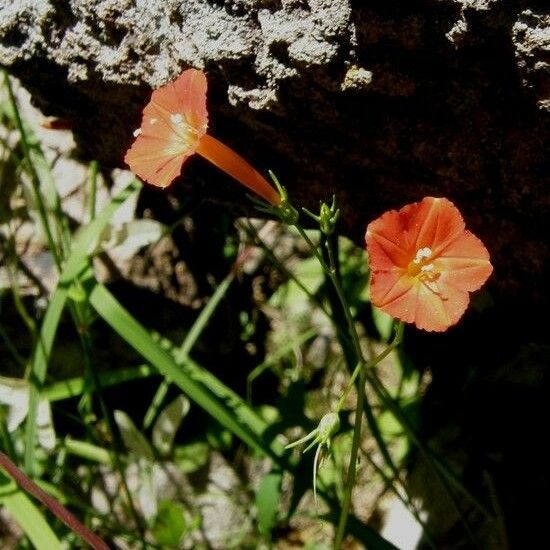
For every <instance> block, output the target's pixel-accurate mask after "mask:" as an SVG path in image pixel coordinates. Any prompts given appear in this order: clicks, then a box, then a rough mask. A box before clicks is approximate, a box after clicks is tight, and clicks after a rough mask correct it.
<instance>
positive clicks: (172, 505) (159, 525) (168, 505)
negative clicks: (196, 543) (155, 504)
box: [151, 500, 188, 548]
mask: <svg viewBox="0 0 550 550" xmlns="http://www.w3.org/2000/svg"><path fill="white" fill-rule="evenodd" d="M187 530H188V526H187V522H186V521H185V509H184V508H183V506H182V505H181V504H179V503H177V502H172V501H169V500H163V501H162V502H161V503H160V505H159V511H158V514H157V517H156V518H155V523H154V524H153V527H152V529H151V531H152V533H153V536H154V537H155V540H156V541H157V543H158V544H160V545H163V546H168V547H169V548H177V547H178V546H179V542H180V540H181V537H182V536H183V534H184V533H185V532H186V531H187Z"/></svg>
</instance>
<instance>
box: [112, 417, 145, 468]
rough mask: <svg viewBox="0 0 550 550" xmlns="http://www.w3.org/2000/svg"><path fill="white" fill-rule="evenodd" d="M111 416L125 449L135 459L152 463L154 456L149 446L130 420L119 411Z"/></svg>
mask: <svg viewBox="0 0 550 550" xmlns="http://www.w3.org/2000/svg"><path fill="white" fill-rule="evenodd" d="M113 416H114V418H115V422H116V424H117V426H118V429H119V430H120V435H121V436H122V441H124V445H125V446H126V448H127V449H128V450H129V451H130V452H131V453H133V454H134V455H135V456H136V457H138V458H144V459H145V460H148V461H149V462H154V461H155V455H154V453H153V449H152V448H151V445H149V442H148V441H147V439H145V437H144V436H143V434H142V433H141V432H140V431H139V430H138V429H137V428H136V425H135V424H134V422H133V421H132V419H131V418H130V417H129V416H128V415H127V414H126V413H125V412H124V411H120V410H116V411H115V412H114V413H113Z"/></svg>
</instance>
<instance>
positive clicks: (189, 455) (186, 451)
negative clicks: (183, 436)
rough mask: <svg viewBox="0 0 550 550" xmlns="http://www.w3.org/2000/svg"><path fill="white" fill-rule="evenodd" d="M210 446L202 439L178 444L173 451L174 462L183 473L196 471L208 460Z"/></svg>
mask: <svg viewBox="0 0 550 550" xmlns="http://www.w3.org/2000/svg"><path fill="white" fill-rule="evenodd" d="M209 453H210V447H209V445H208V443H206V442H204V441H194V442H193V443H189V444H188V445H180V446H179V447H176V449H175V451H174V462H175V463H176V464H177V465H178V469H179V470H180V471H182V472H183V473H184V474H190V473H192V472H196V471H197V470H198V469H200V468H202V467H203V466H204V465H205V464H206V463H207V462H208V455H209Z"/></svg>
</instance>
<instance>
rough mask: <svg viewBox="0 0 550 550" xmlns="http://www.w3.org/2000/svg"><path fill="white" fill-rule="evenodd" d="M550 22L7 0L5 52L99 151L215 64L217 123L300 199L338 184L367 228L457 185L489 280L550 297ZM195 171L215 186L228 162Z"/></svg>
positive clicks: (352, 217) (37, 94) (305, 0)
mask: <svg viewBox="0 0 550 550" xmlns="http://www.w3.org/2000/svg"><path fill="white" fill-rule="evenodd" d="M519 4H521V6H520V5H519ZM549 20H550V15H549V10H548V5H547V3H545V2H543V1H541V0H525V1H523V2H520V3H511V2H505V1H503V0H440V1H438V2H414V3H413V2H411V3H408V2H407V3H403V2H397V1H395V0H389V1H388V0H384V1H382V0H374V1H371V2H364V3H362V2H353V1H351V0H225V1H223V0H170V1H168V0H136V1H130V0H124V1H120V0H116V1H115V0H71V1H69V2H58V1H54V0H40V1H39V0H34V1H32V0H27V1H21V2H16V3H13V2H12V1H11V0H0V63H1V64H2V65H4V66H6V67H7V68H8V69H9V71H10V72H11V73H12V74H13V75H15V76H17V77H18V78H19V79H21V81H22V82H23V84H24V85H25V86H26V87H27V88H28V89H29V90H30V91H31V92H32V94H33V96H34V101H35V103H36V104H37V105H38V106H40V107H41V109H42V110H43V111H44V112H45V113H46V114H51V115H57V116H62V117H64V118H67V119H69V120H70V121H71V122H72V125H73V130H74V133H75V138H76V140H77V142H78V144H79V146H80V149H81V155H82V157H83V158H87V159H92V158H95V159H98V160H99V161H100V162H101V164H102V165H103V166H105V167H113V166H121V165H122V164H123V163H122V158H123V154H124V151H125V150H126V148H127V146H128V144H129V143H130V141H131V139H132V135H131V134H132V130H133V129H134V128H135V127H136V124H137V122H138V121H139V118H140V113H141V109H142V108H143V106H144V104H145V102H146V101H147V98H148V96H149V93H150V89H151V88H152V87H156V86H159V85H161V84H163V83H165V82H167V81H168V80H170V79H171V78H174V77H175V76H177V75H178V74H179V73H180V72H181V71H182V70H183V69H184V68H186V67H188V66H194V67H199V68H203V69H205V70H206V71H207V73H208V75H209V82H210V86H211V90H210V94H209V101H210V104H211V121H212V123H211V131H212V133H213V134H215V135H217V136H219V137H220V138H222V139H224V140H226V141H227V142H228V143H230V144H231V145H233V146H234V147H235V148H236V149H237V150H239V151H241V152H243V153H244V154H245V156H247V157H248V158H250V159H251V160H252V161H253V162H254V164H256V165H257V166H258V167H259V168H260V169H262V170H266V169H267V168H273V169H274V170H275V171H276V172H277V173H278V174H279V176H280V177H281V180H282V181H283V183H285V184H287V185H288V187H289V188H290V190H291V192H292V195H293V196H294V197H295V202H297V203H300V204H305V205H308V206H309V207H312V206H313V207H315V205H316V204H317V201H318V200H319V199H325V200H326V199H328V198H329V197H330V196H331V195H332V193H336V194H337V196H338V199H339V201H340V204H341V207H342V212H343V215H342V220H343V222H342V223H343V230H344V231H345V232H346V233H347V234H348V235H351V236H352V237H354V238H355V240H356V241H357V242H361V241H362V237H363V233H364V228H365V226H366V223H367V222H368V221H369V220H371V219H372V218H374V217H375V216H376V215H379V214H380V213H381V212H382V211H384V210H386V209H388V208H390V207H399V206H401V205H402V204H405V203H407V202H411V201H414V200H418V199H420V198H421V197H423V196H425V195H445V196H447V197H449V198H450V199H452V200H453V201H454V202H455V203H456V204H457V205H458V206H459V207H460V208H461V209H462V210H463V211H464V213H465V216H466V218H467V221H468V225H469V226H470V227H471V228H472V230H473V231H474V232H475V233H476V234H478V235H479V236H480V237H481V238H482V239H483V240H484V241H485V242H486V243H487V244H488V247H489V249H490V250H491V252H492V254H493V258H494V260H495V265H496V272H495V275H494V278H493V288H494V289H496V290H497V291H498V292H501V293H503V294H505V295H506V296H508V297H512V298H514V297H515V298H514V299H515V300H516V302H517V303H518V304H523V305H524V306H526V307H528V306H527V304H537V303H539V305H540V303H542V302H540V301H541V300H543V299H546V298H545V297H546V296H547V293H546V292H545V284H546V283H545V281H546V279H545V267H546V265H547V264H548V259H549V246H548V243H547V239H546V235H547V233H548V229H549V227H548V219H549V214H550V212H549V200H548V191H547V189H548V187H547V185H548V137H549V117H550V87H549V85H548V83H549V78H550V77H549V65H548V59H549V35H548V33H549V28H550V26H549ZM188 174H189V175H191V176H192V177H193V179H194V181H195V184H194V187H195V189H196V191H195V190H193V191H191V192H193V193H194V192H196V193H197V194H199V193H202V194H203V195H204V190H205V188H204V186H200V185H197V183H196V182H197V180H199V181H200V179H202V178H204V177H207V178H209V179H212V178H217V177H218V176H219V175H218V174H217V172H216V171H214V170H210V169H209V168H205V166H204V165H203V164H197V163H193V165H192V166H191V167H190V170H189V173H188ZM220 179H221V178H220ZM186 181H189V178H186ZM178 189H180V191H178V190H176V191H175V192H176V193H177V192H181V189H182V188H181V187H179V188H178ZM207 189H208V195H209V198H214V199H216V200H225V201H228V200H229V202H232V203H233V205H235V204H239V202H241V201H242V193H241V191H240V190H236V189H235V188H232V187H230V186H229V185H227V184H225V183H221V182H220V184H219V185H210V184H209V185H208V188H207ZM185 192H186V193H189V189H186V190H185ZM157 200H161V199H157ZM546 303H547V302H546ZM544 307H547V306H544Z"/></svg>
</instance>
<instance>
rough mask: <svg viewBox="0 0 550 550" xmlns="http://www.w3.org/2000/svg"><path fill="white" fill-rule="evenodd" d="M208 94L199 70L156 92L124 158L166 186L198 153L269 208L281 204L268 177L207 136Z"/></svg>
mask: <svg viewBox="0 0 550 550" xmlns="http://www.w3.org/2000/svg"><path fill="white" fill-rule="evenodd" d="M206 91H207V81H206V76H205V74H204V73H203V72H202V71H197V70H195V69H188V70H186V71H184V72H183V73H182V74H181V75H180V76H179V77H178V78H177V79H176V80H174V81H173V82H170V83H168V84H166V85H165V86H162V87H161V88H159V89H158V90H155V91H153V93H152V95H151V100H150V101H149V103H148V104H147V105H146V107H145V108H144V110H143V118H142V121H141V126H140V127H139V128H138V129H136V130H135V132H134V137H135V138H136V139H135V141H134V142H133V144H132V146H131V147H130V149H128V151H127V152H126V155H125V157H124V160H125V162H126V164H128V166H129V167H130V169H131V170H132V172H134V173H135V174H136V175H137V176H139V177H140V178H141V179H143V180H144V181H146V182H148V183H150V184H151V185H155V186H157V187H162V188H164V187H167V186H168V185H170V184H171V183H172V182H173V181H174V180H175V179H176V178H177V177H178V176H179V175H180V173H181V170H182V167H183V165H184V163H185V162H186V161H187V159H188V158H189V157H191V156H192V155H193V154H195V153H199V154H200V155H201V156H203V157H204V158H206V159H207V160H208V161H210V162H211V163H212V164H214V165H215V166H217V167H218V168H220V169H221V170H223V171H224V172H226V173H227V174H229V175H230V176H231V177H233V178H235V179H236V180H237V181H238V182H240V183H241V184H242V185H244V186H245V187H247V188H248V189H250V190H251V191H253V192H254V193H256V194H257V195H258V196H260V197H262V198H263V199H264V200H266V201H267V202H269V203H270V204H272V205H277V204H279V203H280V202H281V197H280V195H279V193H278V192H277V191H276V190H275V189H274V188H273V187H272V186H271V185H270V184H269V183H268V182H267V180H266V179H265V178H264V177H263V176H261V175H260V174H259V173H258V172H257V171H256V170H255V169H254V168H252V166H251V165H250V164H249V163H248V162H246V161H245V160H244V159H243V158H242V157H241V156H240V155H238V154H237V153H235V152H234V151H233V150H232V149H230V148H229V147H227V146H226V145H224V144H223V143H221V142H219V141H218V140H217V139H215V138H213V137H212V136H210V135H208V134H207V133H206V130H207V128H208V111H207V108H206Z"/></svg>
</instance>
